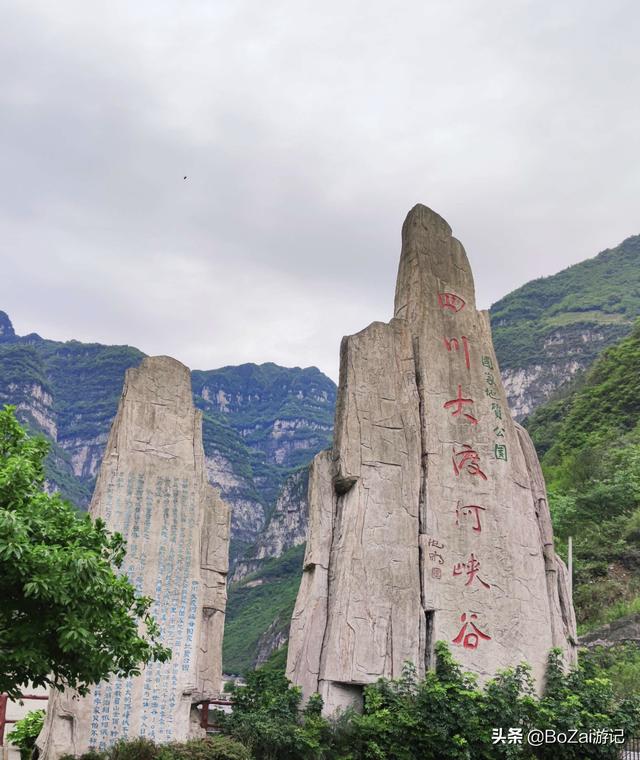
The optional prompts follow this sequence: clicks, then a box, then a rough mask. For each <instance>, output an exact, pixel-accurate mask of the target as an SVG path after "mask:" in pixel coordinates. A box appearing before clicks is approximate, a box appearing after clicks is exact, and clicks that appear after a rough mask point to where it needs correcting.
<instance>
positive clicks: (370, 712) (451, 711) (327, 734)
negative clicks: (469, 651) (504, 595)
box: [114, 642, 640, 760]
mask: <svg viewBox="0 0 640 760" xmlns="http://www.w3.org/2000/svg"><path fill="white" fill-rule="evenodd" d="M436 649H437V666H436V669H435V670H434V671H429V672H428V673H427V674H426V676H425V678H424V679H419V678H418V677H417V676H416V670H415V668H414V667H413V666H412V665H410V664H406V665H405V668H404V672H403V675H402V676H401V677H400V678H397V679H393V680H384V679H381V680H380V681H378V683H375V684H370V685H368V686H366V687H365V689H364V705H363V712H362V714H359V713H356V712H355V711H352V710H348V711H347V712H346V713H343V714H342V715H340V716H339V717H338V718H337V719H326V718H323V717H322V716H321V711H322V700H321V699H320V698H319V695H315V696H313V697H311V699H310V700H309V701H308V703H307V707H306V708H305V709H304V710H303V711H302V712H300V704H301V691H300V689H298V688H296V687H292V686H291V685H290V683H289V682H288V681H287V679H286V678H285V677H284V676H283V675H282V673H277V672H275V671H273V670H269V669H262V668H261V669H258V670H256V671H253V672H252V673H249V674H248V675H247V685H246V686H242V687H238V688H237V689H236V690H235V692H234V694H233V696H232V699H233V703H234V709H233V712H232V713H231V714H230V715H224V716H223V715H221V716H220V717H219V722H218V726H219V728H221V729H222V731H223V733H225V734H228V735H230V736H232V737H233V738H235V739H237V740H239V741H240V742H241V743H242V744H244V745H246V746H247V748H248V749H249V750H250V752H251V757H252V758H253V760H494V758H497V759H499V758H510V759H512V758H513V759H515V758H518V759H519V760H587V759H592V760H605V759H607V758H619V757H620V752H621V745H620V744H612V743H607V744H596V743H595V742H593V743H591V744H589V743H582V744H580V743H578V742H576V743H572V744H554V743H548V744H545V745H543V746H540V747H530V746H528V744H527V743H526V739H525V738H524V737H526V736H527V734H528V732H529V730H531V729H539V730H542V731H555V732H556V733H562V732H568V731H571V730H572V729H576V730H577V731H578V732H580V733H582V734H588V733H589V732H590V731H591V732H594V733H595V732H597V731H598V730H605V731H611V732H615V731H623V732H624V736H625V737H629V736H637V735H638V734H639V733H640V699H638V698H637V697H634V698H631V699H620V698H617V697H616V696H615V693H614V690H613V688H612V684H611V681H610V680H609V679H608V678H606V675H605V673H604V672H603V670H602V669H601V668H599V667H598V665H597V664H596V662H595V661H594V660H593V658H591V657H585V658H584V660H582V659H581V662H580V664H579V666H578V667H576V668H575V669H573V670H571V671H569V672H566V673H565V671H564V668H563V665H562V662H561V657H560V654H559V651H558V650H555V651H553V652H551V653H550V655H549V660H548V667H547V679H546V687H545V689H544V691H543V694H542V696H540V697H539V696H538V695H537V694H536V691H535V689H534V684H533V681H532V678H531V668H530V667H529V666H528V665H526V664H521V665H518V666H517V667H515V668H510V669H507V670H505V671H503V672H502V673H499V674H498V675H497V676H496V677H495V678H494V679H493V680H491V681H490V682H488V683H487V684H485V685H484V686H483V687H480V686H478V682H477V679H476V677H475V676H474V675H472V674H470V673H467V672H464V671H463V669H462V668H461V667H460V665H459V664H457V663H456V661H455V660H454V658H453V656H452V654H451V653H450V652H449V650H448V648H447V645H446V644H444V643H443V642H439V643H438V644H437V645H436ZM509 729H515V730H516V731H518V730H521V731H522V737H523V740H522V743H508V742H507V741H505V742H504V743H495V742H494V732H496V731H502V733H503V734H504V736H508V735H509ZM114 760H115V759H114ZM118 760H119V759H118Z"/></svg>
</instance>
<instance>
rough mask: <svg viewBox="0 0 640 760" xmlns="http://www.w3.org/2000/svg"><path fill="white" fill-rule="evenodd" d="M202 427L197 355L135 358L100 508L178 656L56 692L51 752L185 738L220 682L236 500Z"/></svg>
mask: <svg viewBox="0 0 640 760" xmlns="http://www.w3.org/2000/svg"><path fill="white" fill-rule="evenodd" d="M201 436H202V433H201V418H200V413H199V412H197V411H196V410H195V409H194V407H193V401H192V396H191V382H190V373H189V370H188V369H187V368H186V367H184V366H183V365H181V364H179V363H178V362H176V361H175V360H173V359H169V358H168V357H155V358H150V359H145V360H144V361H143V363H142V365H141V366H140V368H138V369H135V370H129V372H128V373H127V378H126V381H125V388H124V391H123V396H122V400H121V402H120V407H119V409H118V414H117V416H116V419H115V421H114V423H113V427H112V430H111V434H110V437H109V442H108V444H107V449H106V453H105V457H104V461H103V464H102V468H101V470H100V475H99V478H98V482H97V484H96V490H95V493H94V497H93V501H92V504H91V514H92V515H93V516H94V517H101V518H102V519H103V520H104V521H105V523H106V525H107V527H108V528H109V529H110V530H112V531H119V532H120V533H122V535H123V537H124V538H125V540H126V542H127V554H126V558H125V562H124V563H123V567H122V572H123V573H124V574H126V575H127V576H128V578H129V579H130V580H131V582H132V583H133V584H134V585H135V587H136V589H137V590H138V591H139V592H140V593H141V594H145V595H147V596H150V597H152V598H153V599H154V604H153V607H152V610H151V612H152V614H153V616H154V618H155V619H156V621H157V622H158V624H159V626H160V630H161V638H162V642H163V644H165V645H166V646H167V647H169V648H170V649H171V650H172V658H171V660H170V661H169V662H167V663H152V664H150V665H148V666H147V667H146V668H144V670H143V672H142V673H141V675H140V676H137V677H134V678H129V679H116V678H114V679H112V680H110V681H108V682H103V683H100V684H98V685H97V686H96V687H95V688H94V689H93V690H92V692H91V694H90V695H89V696H88V697H85V698H75V699H74V698H73V697H74V695H72V694H69V693H67V692H65V693H64V694H62V695H60V694H55V695H53V698H52V699H51V702H50V709H49V711H48V715H47V721H46V724H45V728H44V730H43V733H42V735H41V737H40V738H39V745H40V746H41V749H42V754H43V757H44V760H49V758H53V759H55V758H57V757H59V756H60V755H62V754H67V753H71V754H79V753H81V752H84V751H86V750H87V749H89V748H95V749H97V750H103V749H105V748H107V747H109V746H111V745H112V744H114V743H115V742H116V741H117V740H118V739H121V738H128V737H129V738H130V737H135V736H144V737H147V738H149V739H152V740H154V741H156V742H168V741H172V740H180V739H186V738H187V737H188V736H189V735H190V734H193V733H194V727H193V726H192V725H191V723H190V712H191V706H192V703H193V702H197V701H199V700H202V699H206V698H208V697H209V696H211V695H212V694H214V693H216V692H218V691H219V689H220V675H221V658H222V652H221V642H222V626H223V625H224V609H225V603H226V584H225V578H226V573H227V555H228V538H229V535H228V534H229V511H228V509H227V508H226V506H225V505H224V504H223V503H222V502H221V501H220V499H219V498H218V497H217V495H216V494H215V492H214V491H213V489H211V487H210V486H208V484H207V482H206V479H205V474H204V454H203V451H202V437H201ZM210 547H213V553H214V555H215V556H214V560H215V561H214V562H213V563H211V562H209V561H208V560H207V552H208V551H209V550H210ZM205 582H206V585H207V586H208V587H209V588H214V589H215V594H214V596H213V597H212V596H211V594H210V593H208V592H207V590H206V589H205V588H204V586H205ZM205 674H206V678H205ZM205 682H206V684H207V687H206V689H207V690H206V691H205V690H203V684H204V683H205ZM70 718H71V725H72V727H73V730H72V735H71V737H69V731H68V726H69V719H70ZM195 730H196V731H197V730H198V729H195ZM70 742H71V743H70Z"/></svg>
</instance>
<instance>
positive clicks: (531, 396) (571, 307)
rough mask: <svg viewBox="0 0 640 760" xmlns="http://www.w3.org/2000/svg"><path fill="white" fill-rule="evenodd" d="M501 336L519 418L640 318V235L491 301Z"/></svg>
mask: <svg viewBox="0 0 640 760" xmlns="http://www.w3.org/2000/svg"><path fill="white" fill-rule="evenodd" d="M490 313H491V327H492V332H493V341H494V345H495V349H496V353H497V356H498V361H499V363H500V369H501V372H502V379H503V381H504V385H505V389H506V391H507V395H508V397H509V405H510V407H511V410H512V412H513V413H514V415H515V416H516V417H517V418H518V419H522V418H523V417H525V416H526V415H528V414H530V413H531V412H532V411H533V410H534V409H535V408H536V407H538V406H540V404H542V403H544V401H546V400H547V399H548V398H549V397H550V396H551V395H552V394H553V393H554V391H555V390H556V389H557V388H559V387H560V386H561V385H562V384H563V383H565V382H566V381H567V380H570V379H571V378H572V377H573V376H575V375H576V374H578V373H580V372H581V371H582V370H584V369H586V368H587V367H589V366H590V365H591V364H592V363H593V361H594V359H595V358H596V357H597V356H598V355H599V354H600V353H601V352H602V350H603V349H605V348H606V347H607V346H610V345H612V344H613V343H615V342H616V341H618V340H619V339H620V338H622V337H623V336H625V335H627V334H628V333H629V332H630V331H631V327H632V325H633V322H634V320H635V319H636V318H637V317H639V316H640V235H635V236H634V237H630V238H627V240H625V241H624V242H623V243H621V244H620V245H618V246H617V247H616V248H612V249H608V250H606V251H603V252H602V253H600V254H599V255H598V256H596V257H595V258H592V259H588V260H587V261H583V262H581V263H580V264H575V265H574V266H572V267H569V268H568V269H565V270H563V271H562V272H559V273H558V274H555V275H553V276H551V277H544V278H541V279H538V280H533V281H531V282H529V283H527V284H526V285H523V286H522V287H521V288H518V290H514V291H513V292H512V293H509V295H507V296H505V297H504V298H503V299H501V300H500V301H498V302H497V303H495V304H494V305H493V306H492V307H491V312H490Z"/></svg>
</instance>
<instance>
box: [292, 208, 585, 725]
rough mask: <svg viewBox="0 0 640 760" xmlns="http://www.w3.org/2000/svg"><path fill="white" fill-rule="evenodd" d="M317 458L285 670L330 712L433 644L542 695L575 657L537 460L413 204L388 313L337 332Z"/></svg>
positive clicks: (467, 303) (442, 232)
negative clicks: (560, 656) (528, 668)
mask: <svg viewBox="0 0 640 760" xmlns="http://www.w3.org/2000/svg"><path fill="white" fill-rule="evenodd" d="M320 462H321V463H322V468H321V467H320ZM320 462H318V460H316V465H315V468H314V472H312V476H311V480H310V490H309V519H310V523H311V525H313V524H314V520H316V521H317V519H318V518H317V517H314V516H316V515H317V514H322V515H325V517H324V522H323V524H329V523H330V522H332V524H333V530H332V531H331V533H329V532H328V531H325V532H323V533H321V532H319V531H317V530H316V531H315V533H314V532H313V531H312V530H310V536H309V548H308V555H309V554H310V552H312V553H313V556H317V557H321V558H323V559H324V560H325V562H326V558H327V555H328V557H329V566H328V572H327V570H325V567H324V566H323V565H322V564H321V563H320V562H312V561H310V560H309V559H308V558H307V559H306V560H305V572H304V575H303V580H302V584H301V588H300V592H299V596H298V600H297V604H296V609H295V611H294V615H293V620H292V627H291V634H290V644H289V660H288V668H287V671H288V675H289V677H290V678H292V680H293V681H294V682H295V683H296V684H298V685H300V686H301V687H302V689H303V692H304V694H305V696H309V694H311V693H312V692H314V691H319V692H320V693H321V694H322V696H323V697H324V699H325V712H327V713H332V712H335V711H336V710H337V709H339V708H341V707H344V706H346V705H348V704H352V703H357V702H358V700H359V698H360V696H361V691H362V685H363V684H366V683H370V682H373V681H375V680H377V679H378V678H380V677H396V676H398V675H399V674H400V671H401V668H402V664H403V662H404V661H405V660H411V661H412V662H414V664H415V665H416V667H417V669H418V673H423V672H424V670H425V669H426V668H429V667H432V666H433V664H434V662H433V657H434V655H433V647H434V643H435V642H436V641H438V640H443V641H445V642H447V643H448V644H449V646H450V648H451V649H452V651H453V653H454V655H455V657H456V658H457V659H458V661H459V662H460V663H461V664H462V665H463V666H464V667H465V668H466V669H468V670H470V671H472V672H475V673H477V674H478V676H479V677H480V679H481V680H486V679H487V678H488V677H490V676H492V675H493V674H494V673H495V672H496V671H497V670H498V669H500V668H504V667H507V666H511V665H515V664H517V663H519V662H521V661H527V662H529V663H530V664H531V665H532V667H533V673H534V676H535V677H536V680H537V683H538V685H539V686H541V685H542V683H543V681H544V671H545V665H546V659H547V654H548V652H549V649H551V648H552V647H553V646H559V647H561V648H562V649H563V650H564V652H565V653H566V657H567V659H568V660H573V659H574V657H575V641H576V635H575V618H574V615H573V610H572V605H571V600H570V598H569V595H568V579H567V575H566V569H565V568H564V565H563V564H562V562H561V561H560V560H559V559H558V558H557V556H556V555H555V552H554V549H553V535H552V530H551V522H550V517H549V510H548V506H547V498H546V492H545V488H544V481H543V478H542V473H541V471H540V467H539V464H538V460H537V457H536V454H535V450H534V449H533V446H532V444H531V442H530V440H529V437H528V436H527V434H526V433H525V431H524V430H523V429H522V428H520V427H519V426H517V425H516V423H514V421H513V420H512V418H511V415H510V413H509V408H508V405H507V400H506V396H505V392H504V388H503V386H502V382H501V379H500V372H499V369H498V364H497V360H496V357H495V353H494V350H493V344H492V340H491V330H490V326H489V319H488V315H487V313H486V312H478V311H477V310H476V307H475V293H474V284H473V277H472V274H471V269H470V267H469V263H468V261H467V257H466V253H465V251H464V248H463V247H462V245H461V244H460V243H459V242H458V241H457V240H456V239H455V238H453V237H452V235H451V229H450V227H449V225H448V224H447V223H446V222H445V221H444V219H442V218H441V217H440V216H438V215H437V214H435V213H434V212H433V211H431V210H430V209H428V208H426V207H425V206H421V205H418V206H416V207H415V208H414V209H412V211H411V212H410V213H409V215H408V216H407V219H406V221H405V223H404V226H403V230H402V253H401V258H400V266H399V271H398V280H397V286H396V298H395V317H394V319H392V320H391V322H390V323H389V324H383V323H379V322H375V323H373V324H372V325H370V326H369V327H368V328H366V329H365V330H363V331H362V332H360V333H358V334H357V335H353V336H350V337H348V338H345V339H344V340H343V344H342V350H341V368H340V385H339V390H338V400H337V406H336V421H335V439H334V448H333V455H332V461H331V462H330V463H329V461H328V459H326V458H325V459H324V460H320ZM321 469H322V471H323V472H324V475H323V476H322V477H321V476H320V471H321ZM319 481H322V482H323V483H324V484H325V485H324V488H322V489H321V488H318V485H317V484H318V482H319ZM329 482H331V484H332V487H330V486H329ZM329 509H332V517H331V520H330V519H329V517H328V516H327V511H328V510H329ZM325 576H326V577H325Z"/></svg>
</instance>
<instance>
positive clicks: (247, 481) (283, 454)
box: [0, 312, 336, 556]
mask: <svg viewBox="0 0 640 760" xmlns="http://www.w3.org/2000/svg"><path fill="white" fill-rule="evenodd" d="M143 356H144V354H143V353H142V352H141V351H139V350H138V349H136V348H132V347H130V346H105V345H100V344H97V343H93V344H87V343H80V342H78V341H68V342H65V343H62V342H58V341H51V340H45V339H43V338H41V337H40V336H39V335H35V334H32V335H27V336H25V337H19V336H18V335H16V333H15V331H14V329H13V327H12V325H11V322H10V320H9V317H8V316H7V315H6V314H5V313H4V312H0V404H5V403H10V404H15V405H16V406H17V407H18V411H19V415H20V417H21V418H22V419H23V420H25V421H27V422H28V423H29V425H30V426H31V427H32V428H33V429H36V430H39V431H41V432H43V433H44V434H45V435H46V436H47V437H48V438H49V439H50V440H51V441H52V444H53V446H52V453H51V456H50V457H49V462H48V481H49V484H50V487H52V488H57V489H59V490H60V491H61V492H62V493H63V494H64V495H65V496H67V497H68V498H70V499H71V500H72V501H73V502H74V503H75V504H77V505H78V506H81V507H86V506H87V505H88V503H89V500H90V498H91V493H92V491H93V485H94V482H95V477H96V474H97V471H98V468H99V466H100V462H101V459H102V454H103V451H104V446H105V444H106V440H107V436H108V434H109V429H110V426H111V421H112V419H113V417H114V415H115V412H116V408H117V405H118V399H119V398H120V393H121V392H122V386H123V382H124V375H125V372H126V370H127V368H128V367H133V366H137V365H138V364H139V363H140V361H141V360H142V358H143ZM192 377H193V392H194V401H195V404H196V406H198V407H199V408H200V409H202V411H203V437H204V449H205V456H206V465H207V472H208V476H209V480H210V482H211V483H213V484H214V485H217V486H218V487H219V488H220V490H221V491H222V494H223V496H224V497H225V498H226V499H227V501H229V503H230V504H231V505H232V507H233V510H232V511H233V522H232V541H233V544H232V552H233V554H234V556H237V554H238V553H239V552H240V551H241V550H243V549H244V548H245V547H247V546H249V545H251V544H252V543H253V542H254V541H255V540H256V538H257V537H258V536H260V535H261V533H262V531H263V529H264V526H265V523H266V521H267V519H268V517H269V515H270V513H271V511H272V510H273V508H274V506H275V503H276V500H277V496H278V494H279V492H280V489H281V488H282V486H283V484H284V483H285V481H286V480H287V478H288V477H289V476H290V475H291V474H293V473H296V472H298V471H299V470H300V468H301V467H304V466H305V465H306V464H307V463H308V462H309V461H310V460H311V459H312V458H313V456H314V455H315V454H316V453H317V452H318V451H320V450H321V449H323V448H326V447H327V446H328V445H329V444H330V442H331V435H332V428H333V410H334V406H335V393H336V387H335V384H334V383H333V381H332V380H330V379H329V378H328V377H326V376H325V375H323V374H322V372H320V370H318V369H316V368H315V367H308V368H306V369H300V368H299V367H294V368H285V367H279V366H277V365H275V364H262V365H256V364H244V365H241V366H238V367H223V368H221V369H216V370H209V371H198V370H196V371H194V372H193V375H192Z"/></svg>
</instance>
